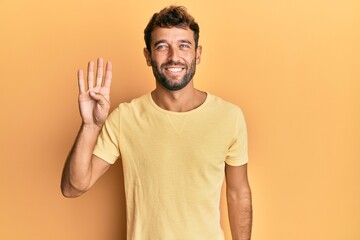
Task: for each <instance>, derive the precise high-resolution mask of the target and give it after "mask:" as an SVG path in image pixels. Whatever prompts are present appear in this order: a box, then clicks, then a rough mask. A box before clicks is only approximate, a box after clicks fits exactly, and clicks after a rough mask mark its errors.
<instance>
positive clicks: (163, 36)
mask: <svg viewBox="0 0 360 240" xmlns="http://www.w3.org/2000/svg"><path fill="white" fill-rule="evenodd" d="M160 40H161V41H162V40H164V41H166V42H177V41H182V40H187V41H190V42H192V43H194V41H195V40H194V32H193V31H192V30H191V29H190V28H188V27H187V28H178V27H171V28H161V27H157V28H155V29H154V30H153V31H152V33H151V43H152V44H154V43H155V42H157V41H160Z"/></svg>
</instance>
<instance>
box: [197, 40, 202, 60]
mask: <svg viewBox="0 0 360 240" xmlns="http://www.w3.org/2000/svg"><path fill="white" fill-rule="evenodd" d="M201 52H202V46H201V45H198V47H197V49H196V64H200V61H201Z"/></svg>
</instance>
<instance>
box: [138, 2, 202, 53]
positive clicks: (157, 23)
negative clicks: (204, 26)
mask: <svg viewBox="0 0 360 240" xmlns="http://www.w3.org/2000/svg"><path fill="white" fill-rule="evenodd" d="M156 27H162V28H171V27H178V28H187V27H189V28H190V29H191V30H192V31H193V32H194V40H195V48H197V47H198V42H199V32H200V28H199V25H198V24H197V22H195V19H194V18H193V17H192V16H191V15H190V14H189V13H188V12H187V9H186V8H185V7H183V6H174V5H171V6H169V7H166V8H164V9H162V10H161V11H160V12H158V13H155V14H154V15H153V16H152V18H151V19H150V21H149V23H148V25H147V26H146V28H145V30H144V39H145V44H146V48H147V49H148V50H149V51H150V48H151V47H150V45H151V33H152V31H153V30H154V29H155V28H156Z"/></svg>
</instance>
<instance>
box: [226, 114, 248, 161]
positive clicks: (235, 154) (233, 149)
mask: <svg viewBox="0 0 360 240" xmlns="http://www.w3.org/2000/svg"><path fill="white" fill-rule="evenodd" d="M235 126H236V127H235V131H234V133H235V135H234V138H233V141H232V143H231V145H230V147H229V149H228V152H227V154H226V159H225V162H226V163H227V164H229V165H231V166H241V165H244V164H246V163H247V162H248V144H247V131H246V123H245V119H244V115H243V114H242V112H241V110H240V109H239V112H238V114H237V118H236V124H235Z"/></svg>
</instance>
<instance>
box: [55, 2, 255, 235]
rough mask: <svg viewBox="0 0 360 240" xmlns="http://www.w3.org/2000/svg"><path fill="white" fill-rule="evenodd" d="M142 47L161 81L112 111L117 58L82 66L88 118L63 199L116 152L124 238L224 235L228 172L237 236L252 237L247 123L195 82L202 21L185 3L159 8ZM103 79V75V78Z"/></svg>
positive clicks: (69, 164) (83, 110)
mask: <svg viewBox="0 0 360 240" xmlns="http://www.w3.org/2000/svg"><path fill="white" fill-rule="evenodd" d="M144 32H145V42H146V48H145V49H144V55H145V59H146V62H147V65H148V66H151V67H152V70H153V73H154V76H155V79H156V88H155V90H154V91H152V92H151V93H149V94H146V95H144V96H142V97H140V98H137V99H134V100H133V101H132V102H131V103H122V104H120V105H119V106H118V107H117V108H116V109H115V110H114V111H113V112H112V113H111V114H110V115H109V116H108V112H109V108H110V102H109V93H110V84H111V78H112V76H111V75H112V65H111V63H110V62H108V63H107V64H106V71H105V76H104V77H103V67H104V64H103V60H102V59H98V62H97V74H96V79H94V71H95V67H94V63H93V62H90V63H89V65H88V74H87V81H88V87H87V88H88V89H87V88H86V86H85V81H84V74H83V72H82V70H80V71H79V72H78V81H79V106H80V114H81V117H82V121H83V122H82V125H81V128H80V131H79V134H78V136H77V139H76V141H75V144H74V146H73V148H72V150H71V151H70V154H69V156H68V159H67V161H66V163H65V167H64V171H63V177H62V184H61V189H62V193H63V194H64V196H66V197H77V196H80V195H81V194H83V193H84V192H86V191H87V190H89V188H90V187H91V186H93V184H94V183H95V182H96V181H97V180H98V178H99V177H100V176H102V175H103V174H104V173H105V171H106V170H107V169H108V168H109V167H110V165H111V164H113V163H114V162H115V161H116V159H118V158H121V161H122V163H123V170H124V183H125V196H126V210H127V239H129V240H130V239H135V240H148V239H151V240H152V239H154V240H160V239H165V240H175V239H177V240H190V239H191V240H192V239H195V240H212V239H214V240H220V239H224V236H223V232H222V230H221V227H220V211H219V201H220V191H221V186H222V181H223V179H224V176H226V182H227V203H228V210H229V220H230V227H231V232H232V236H233V239H250V235H251V221H252V209H251V192H250V187H249V184H248V178H247V140H246V127H245V122H244V119H243V115H242V113H241V110H240V109H239V108H238V107H236V106H235V105H233V104H230V103H228V102H225V101H224V100H222V99H220V98H218V97H216V96H214V95H211V94H209V93H206V92H203V91H200V90H198V89H195V88H194V86H193V76H194V74H195V70H196V65H197V64H199V63H200V59H201V49H202V48H201V46H200V45H198V40H199V26H198V24H197V23H196V22H195V20H194V18H193V17H192V16H190V15H189V14H188V13H187V11H186V9H185V8H184V7H178V6H170V7H168V8H165V9H163V10H161V11H160V12H159V13H156V14H154V15H153V17H152V18H151V20H150V22H149V23H148V25H147V27H146V28H145V31H144ZM103 78H104V79H103Z"/></svg>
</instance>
